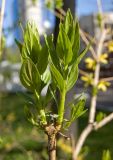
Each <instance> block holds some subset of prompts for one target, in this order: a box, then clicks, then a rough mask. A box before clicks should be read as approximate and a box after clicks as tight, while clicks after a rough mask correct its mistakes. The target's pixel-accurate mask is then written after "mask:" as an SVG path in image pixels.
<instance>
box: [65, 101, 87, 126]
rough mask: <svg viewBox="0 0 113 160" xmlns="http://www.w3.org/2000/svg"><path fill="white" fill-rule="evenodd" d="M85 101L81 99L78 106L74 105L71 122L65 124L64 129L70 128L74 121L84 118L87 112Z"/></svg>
mask: <svg viewBox="0 0 113 160" xmlns="http://www.w3.org/2000/svg"><path fill="white" fill-rule="evenodd" d="M84 107H85V99H81V100H80V101H79V102H78V103H77V104H76V105H74V104H72V106H71V114H70V119H69V121H67V122H65V126H64V128H68V127H69V126H70V125H71V123H72V122H73V121H75V120H76V119H77V118H79V117H80V116H82V115H83V114H84V113H85V112H86V111H87V110H84Z"/></svg>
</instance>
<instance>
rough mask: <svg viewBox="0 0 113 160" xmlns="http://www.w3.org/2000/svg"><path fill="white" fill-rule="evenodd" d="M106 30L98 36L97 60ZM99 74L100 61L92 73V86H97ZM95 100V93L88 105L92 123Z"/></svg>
mask: <svg viewBox="0 0 113 160" xmlns="http://www.w3.org/2000/svg"><path fill="white" fill-rule="evenodd" d="M106 34H107V31H106V30H103V31H102V35H101V37H100V40H99V42H98V46H97V60H98V59H99V57H100V55H101V54H102V50H103V43H104V41H105V37H106ZM99 74H100V62H97V64H96V67H95V73H94V88H95V87H96V86H97V84H98V82H99ZM96 101H97V95H93V96H92V99H91V107H90V113H89V123H93V122H94V120H95V112H96V103H97V102H96Z"/></svg>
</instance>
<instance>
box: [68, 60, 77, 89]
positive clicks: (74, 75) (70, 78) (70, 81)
mask: <svg viewBox="0 0 113 160" xmlns="http://www.w3.org/2000/svg"><path fill="white" fill-rule="evenodd" d="M78 73H79V72H78V64H77V62H75V63H74V64H73V65H72V67H71V70H70V73H69V75H68V79H67V91H69V90H70V89H71V88H72V87H73V86H74V84H75V83H76V81H77V79H78Z"/></svg>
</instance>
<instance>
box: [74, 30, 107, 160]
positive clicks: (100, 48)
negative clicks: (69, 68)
mask: <svg viewBox="0 0 113 160" xmlns="http://www.w3.org/2000/svg"><path fill="white" fill-rule="evenodd" d="M106 34H107V30H106V29H103V30H102V32H101V37H100V39H99V41H98V44H97V54H96V56H97V64H96V67H95V73H94V85H93V91H92V92H94V93H93V94H92V98H91V105H90V112H89V122H88V125H87V126H86V128H85V129H84V130H83V132H82V133H81V135H80V137H79V139H78V142H77V145H76V146H75V150H74V152H73V160H77V157H78V155H79V153H80V150H81V148H82V146H83V144H84V142H85V140H86V138H87V137H88V135H89V134H90V133H91V132H92V130H94V125H95V114H96V105H97V93H96V94H95V89H96V87H97V85H98V82H99V74H100V62H99V61H98V59H99V57H100V55H101V54H102V51H103V44H104V41H105V38H106ZM82 73H83V74H86V73H84V72H83V71H82Z"/></svg>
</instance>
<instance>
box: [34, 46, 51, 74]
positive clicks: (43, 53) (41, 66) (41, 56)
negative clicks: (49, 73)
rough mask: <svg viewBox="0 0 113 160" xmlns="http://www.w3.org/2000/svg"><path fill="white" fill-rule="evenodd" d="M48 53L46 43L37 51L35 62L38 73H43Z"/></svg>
mask: <svg viewBox="0 0 113 160" xmlns="http://www.w3.org/2000/svg"><path fill="white" fill-rule="evenodd" d="M48 55H49V53H48V48H47V46H46V45H44V46H43V47H42V49H41V50H40V52H39V57H38V62H37V67H38V70H39V72H40V74H43V73H44V71H45V70H46V68H47V65H48Z"/></svg>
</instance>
